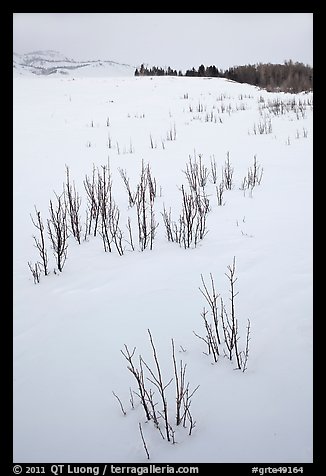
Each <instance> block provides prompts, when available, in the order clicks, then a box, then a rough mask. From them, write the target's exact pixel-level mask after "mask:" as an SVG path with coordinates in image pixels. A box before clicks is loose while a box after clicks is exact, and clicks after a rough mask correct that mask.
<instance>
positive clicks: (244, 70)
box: [135, 60, 313, 93]
mask: <svg viewBox="0 0 326 476" xmlns="http://www.w3.org/2000/svg"><path fill="white" fill-rule="evenodd" d="M135 76H189V77H211V78H212V77H213V78H226V79H230V80H232V81H236V82H238V83H248V84H252V85H254V86H258V87H260V88H264V89H267V90H268V91H285V92H293V93H298V92H300V91H309V90H312V89H313V68H312V67H310V66H308V65H304V64H303V63H299V62H296V63H294V62H293V61H292V60H289V61H285V62H284V64H271V63H258V64H248V65H244V66H234V67H232V68H229V69H226V70H225V71H222V70H219V69H218V68H217V67H216V66H214V65H211V66H204V65H203V64H201V65H200V66H199V67H198V69H195V68H192V69H188V70H186V72H185V74H182V72H181V71H180V70H179V71H178V72H177V71H176V70H174V69H172V68H170V67H168V68H166V69H163V68H159V67H156V66H154V67H152V68H150V69H149V68H147V67H145V66H144V65H143V64H142V65H141V67H140V69H139V70H138V69H136V71H135Z"/></svg>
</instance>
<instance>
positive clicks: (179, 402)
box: [114, 329, 199, 456]
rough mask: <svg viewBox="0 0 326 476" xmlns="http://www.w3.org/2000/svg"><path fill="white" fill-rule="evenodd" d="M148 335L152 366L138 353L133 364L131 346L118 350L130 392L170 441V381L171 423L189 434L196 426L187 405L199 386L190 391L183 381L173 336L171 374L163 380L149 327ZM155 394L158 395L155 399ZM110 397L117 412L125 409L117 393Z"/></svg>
mask: <svg viewBox="0 0 326 476" xmlns="http://www.w3.org/2000/svg"><path fill="white" fill-rule="evenodd" d="M148 335H149V340H150V345H151V349H152V355H153V362H154V363H153V366H152V367H151V366H150V365H149V364H148V363H147V362H146V361H145V360H144V359H143V357H142V356H141V355H139V356H138V365H137V364H135V362H134V360H135V352H136V348H135V347H134V348H133V350H132V351H130V350H129V348H128V346H127V345H125V346H124V350H121V353H122V355H123V356H124V358H125V359H126V361H127V363H128V365H127V368H128V370H129V371H130V372H131V374H132V375H133V377H134V379H135V380H136V383H137V390H135V391H134V392H133V393H134V394H135V395H136V396H137V397H138V398H139V401H140V404H141V406H142V408H143V410H144V413H145V418H146V420H147V421H152V422H153V424H154V427H155V428H156V429H157V430H158V431H159V433H160V435H161V437H162V438H163V439H166V440H167V441H169V442H171V443H175V429H174V424H173V420H171V413H172V412H173V410H172V409H171V403H170V402H169V398H168V394H167V388H168V387H169V386H170V385H171V384H172V382H173V381H174V383H175V401H174V408H175V410H174V415H175V425H176V426H182V427H184V428H187V429H188V434H189V435H191V434H192V431H193V429H194V428H195V426H196V421H195V420H194V418H193V416H192V413H191V409H190V407H191V402H192V397H193V395H194V394H195V392H196V391H197V390H198V388H199V385H198V386H197V387H196V388H195V389H194V390H190V387H189V382H186V368H187V365H186V364H184V363H183V362H182V360H181V361H180V363H179V365H178V364H177V359H176V355H175V344H174V340H173V339H171V344H172V362H173V375H174V376H172V377H171V378H169V379H164V377H163V374H162V370H161V365H160V362H159V358H158V354H157V351H156V347H155V344H154V341H153V337H152V334H151V332H150V330H149V329H148ZM145 372H146V374H145ZM156 393H157V395H158V398H156ZM114 396H115V397H116V398H117V399H118V401H119V404H120V408H121V411H122V412H123V414H125V413H126V412H125V409H124V408H123V406H122V403H121V400H120V399H119V397H117V395H115V394H114ZM157 400H158V401H157ZM132 406H134V404H132ZM142 440H143V444H144V447H145V445H146V444H145V441H144V439H143V435H142ZM145 450H146V449H145ZM146 453H147V452H146ZM147 456H148V455H147Z"/></svg>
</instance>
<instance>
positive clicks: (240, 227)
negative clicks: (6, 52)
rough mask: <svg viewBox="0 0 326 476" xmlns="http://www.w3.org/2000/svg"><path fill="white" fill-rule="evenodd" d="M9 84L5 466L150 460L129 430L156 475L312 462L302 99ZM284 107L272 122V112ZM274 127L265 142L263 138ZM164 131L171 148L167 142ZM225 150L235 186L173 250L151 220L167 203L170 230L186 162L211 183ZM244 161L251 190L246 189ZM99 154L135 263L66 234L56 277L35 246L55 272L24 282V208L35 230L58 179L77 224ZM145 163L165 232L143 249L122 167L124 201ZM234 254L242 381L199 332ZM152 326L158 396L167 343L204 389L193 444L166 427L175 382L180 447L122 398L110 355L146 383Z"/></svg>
mask: <svg viewBox="0 0 326 476" xmlns="http://www.w3.org/2000/svg"><path fill="white" fill-rule="evenodd" d="M56 59H58V58H56ZM63 61H64V60H63ZM13 88H14V91H13V92H14V103H13V111H14V116H13V126H14V164H13V174H14V200H13V206H14V208H13V212H14V215H13V220H14V234H13V235H14V262H13V267H14V357H13V364H14V461H15V462H17V463H19V462H25V463H27V462H39V463H42V462H52V463H56V462H58V463H69V462H75V463H76V462H89V463H92V462H115V463H145V462H147V461H148V460H147V458H146V453H145V451H144V447H143V443H142V440H141V437H140V433H139V427H138V424H139V422H141V424H142V429H143V433H144V438H145V441H146V444H147V447H148V451H149V453H150V462H152V463H165V462H166V463H182V462H187V463H192V462H194V463H200V462H213V463H219V462H227V463H232V462H255V463H273V462H276V463H300V462H301V463H303V462H311V461H312V135H313V120H312V99H313V95H312V93H307V94H303V93H302V94H299V95H291V94H283V93H268V92H266V91H263V90H259V89H258V88H255V87H253V86H249V85H246V84H237V83H234V82H230V81H227V80H225V79H217V78H211V79H209V78H179V77H161V78H152V77H129V78H128V77H119V78H104V77H101V78H77V77H76V78H72V77H51V78H44V77H35V76H34V77H33V78H28V77H22V76H20V77H15V78H14V81H13ZM293 101H294V103H293ZM281 102H282V103H283V104H288V110H284V111H283V112H284V113H283V114H281V113H280V114H274V113H273V112H272V110H271V108H270V109H268V107H267V105H268V104H270V105H271V104H272V103H274V106H275V104H277V103H278V104H280V103H281ZM289 105H291V106H289ZM275 108H276V106H275ZM275 108H274V111H275V110H276V109H275ZM269 119H270V120H271V125H272V131H271V132H270V133H262V134H260V133H259V132H258V125H259V124H260V123H263V121H268V120H269ZM108 120H109V125H108ZM174 128H175V129H174ZM171 129H172V130H175V131H176V138H175V139H176V140H167V136H168V135H169V131H171ZM254 130H256V134H255V133H254ZM109 138H110V139H111V147H109V145H108V144H109ZM151 139H152V141H153V148H152V147H151ZM228 153H229V158H230V163H231V164H232V167H233V168H234V175H233V179H234V186H233V188H232V190H227V191H225V192H224V196H223V201H224V205H223V206H218V204H217V198H216V189H215V185H214V184H213V183H212V180H211V177H210V180H209V181H208V183H207V186H206V192H207V195H208V198H209V201H210V211H209V213H208V216H207V230H208V233H207V235H206V236H205V237H204V239H203V240H201V241H200V242H199V243H198V244H197V246H196V247H194V246H192V247H191V248H189V249H184V248H183V247H180V246H179V245H178V244H177V243H171V242H168V241H167V238H166V232H165V227H164V223H163V219H162V215H161V213H162V212H163V206H164V205H165V207H166V208H167V209H169V208H170V207H171V214H172V216H173V219H174V220H177V219H178V216H179V213H180V210H181V192H180V187H181V185H182V184H186V176H185V174H184V172H183V171H184V170H185V169H186V164H187V163H188V162H189V156H191V158H192V159H194V157H195V156H196V157H197V158H198V156H199V154H200V155H201V157H202V161H203V163H204V164H205V165H207V167H210V161H211V160H213V158H215V160H216V164H217V170H218V181H220V180H221V173H222V167H223V166H224V163H225V160H226V157H227V154H228ZM255 156H256V159H257V162H258V163H259V164H260V165H261V167H263V177H262V180H261V184H260V185H259V186H256V187H255V188H254V190H253V192H252V194H250V193H249V191H246V192H245V193H244V191H243V190H240V188H241V183H242V180H243V178H244V176H245V175H246V174H247V171H248V168H249V167H251V166H252V164H253V160H254V157H255ZM108 158H109V162H110V169H111V173H112V180H113V188H112V193H113V196H114V200H115V202H116V203H117V204H118V206H119V208H120V211H121V217H120V225H121V229H122V231H123V233H124V238H125V239H126V240H127V239H128V233H127V228H126V224H127V218H128V216H130V217H131V220H132V223H133V226H134V228H133V229H134V232H135V251H132V250H131V247H130V245H128V243H127V242H126V241H124V246H125V253H124V255H123V256H119V254H118V253H117V252H116V251H115V250H113V251H112V253H105V252H104V249H103V244H102V240H101V237H100V236H96V237H93V236H91V237H88V238H87V240H86V241H83V242H82V243H81V244H80V245H79V244H78V243H77V241H76V240H74V237H73V236H70V237H69V247H68V257H67V261H66V264H65V267H64V269H63V272H62V273H59V272H56V273H54V268H55V260H54V257H53V255H52V250H51V248H50V243H49V240H48V237H47V236H46V245H47V249H48V253H49V261H50V263H49V264H50V275H49V276H46V277H45V276H44V275H42V276H41V280H40V283H39V284H34V282H33V278H32V275H31V273H30V270H29V269H28V266H27V262H28V261H31V262H36V261H37V260H38V259H39V255H38V252H37V249H36V248H35V246H34V241H33V235H35V234H36V232H37V230H36V229H35V228H34V226H33V224H32V222H31V218H30V214H32V215H33V214H34V206H36V207H37V209H38V210H40V212H41V216H42V218H43V221H44V223H45V225H46V220H47V218H49V210H48V206H49V200H50V199H52V200H53V199H54V198H55V195H54V192H56V193H57V194H60V193H61V191H62V186H63V182H64V181H65V165H68V166H69V169H70V174H71V180H73V181H74V182H75V185H76V189H77V190H78V191H79V193H80V195H81V196H82V206H81V214H82V217H83V222H84V220H85V209H86V204H87V199H86V193H85V189H84V186H83V180H84V179H85V175H88V176H91V173H92V169H93V164H94V165H95V167H101V166H102V165H105V164H107V161H108ZM142 161H144V163H145V164H147V163H149V164H150V166H151V169H152V174H153V176H154V177H155V178H156V181H157V188H158V194H157V198H156V199H155V217H156V220H157V222H158V223H159V226H158V228H157V234H156V237H155V240H154V245H153V250H148V249H146V250H144V251H143V252H142V251H140V250H139V247H138V242H137V235H136V230H137V228H136V225H135V223H136V222H135V210H134V209H130V208H129V204H128V196H127V192H126V189H125V187H124V184H123V182H122V179H121V177H120V174H119V170H118V169H119V168H121V169H124V170H126V172H127V176H128V177H129V178H130V184H131V187H132V189H133V190H135V189H136V185H137V183H138V180H139V175H140V170H141V163H142ZM34 216H35V214H34ZM83 224H84V223H83ZM234 257H235V258H236V277H237V278H238V279H237V282H236V284H235V287H236V292H238V293H239V294H238V295H237V296H236V298H235V308H236V316H237V319H238V324H239V337H240V339H239V346H241V348H243V347H244V345H245V332H246V326H247V319H248V318H249V319H250V321H251V340H250V351H249V360H248V369H247V370H246V371H245V372H242V371H240V370H235V367H236V365H235V362H230V361H229V360H228V359H227V358H226V357H223V355H221V357H220V359H219V361H218V362H217V363H214V362H213V359H212V356H211V355H206V352H207V347H206V346H205V343H204V342H203V341H201V340H200V339H198V338H197V337H196V336H195V335H194V333H193V331H195V332H196V333H197V334H199V335H202V336H205V330H204V327H203V320H202V317H201V316H200V313H201V312H202V310H203V307H204V306H206V307H207V303H206V302H205V300H204V297H203V296H202V294H201V293H200V291H199V287H202V283H201V274H202V275H203V277H204V279H205V280H206V282H207V283H209V274H210V273H212V275H213V277H214V282H215V287H216V291H217V292H218V293H219V294H220V296H221V297H223V300H224V302H225V303H226V305H227V306H228V305H229V287H228V280H227V278H226V276H225V273H227V267H228V266H229V265H231V264H232V261H233V258H234ZM147 329H150V331H151V334H152V336H153V341H154V343H155V346H156V350H157V354H158V358H159V362H160V365H161V370H162V375H163V380H164V382H168V380H169V379H170V378H172V377H173V363H172V353H171V338H173V339H174V342H175V346H176V357H177V361H178V365H179V362H180V359H182V361H183V363H186V364H187V374H186V380H187V381H189V384H190V389H194V388H195V387H196V386H197V385H200V387H199V388H198V390H197V391H196V393H195V394H194V395H193V397H192V403H191V410H192V415H193V418H194V420H195V421H196V426H195V428H194V429H193V432H192V435H191V436H188V429H189V428H187V429H185V428H182V427H177V428H176V427H175V422H174V411H175V409H174V407H175V403H174V400H175V394H174V392H175V390H174V389H175V387H174V382H172V383H171V384H170V385H169V386H168V387H167V389H166V393H167V400H168V405H169V411H170V419H171V424H172V425H173V427H174V428H175V429H176V433H175V439H176V441H177V443H176V444H172V442H170V443H169V442H168V441H166V439H165V440H163V438H162V437H161V435H160V433H159V431H158V430H157V429H156V428H155V427H154V425H152V422H148V423H146V418H145V414H144V412H143V409H142V407H141V405H140V403H139V398H138V397H137V396H134V398H135V402H134V405H135V408H134V409H132V408H131V405H130V402H129V398H130V395H129V388H132V389H133V390H135V391H136V390H137V386H136V385H135V383H136V382H135V381H133V376H132V374H131V373H130V372H129V370H128V369H127V362H126V360H125V359H124V357H123V355H122V354H121V352H120V350H121V349H124V345H127V346H128V348H129V349H130V350H132V349H133V348H134V347H136V352H135V358H136V360H135V363H136V364H137V363H138V355H139V354H141V355H142V356H143V358H144V360H145V361H146V362H148V363H149V365H150V366H151V368H152V369H154V368H155V365H154V362H153V356H152V350H151V346H150V342H149V338H148V337H149V336H148V332H147ZM147 384H150V383H149V382H148V381H147ZM112 391H114V392H115V393H116V394H117V395H118V396H119V398H120V399H121V401H122V403H123V406H124V408H125V410H126V413H127V414H126V415H125V416H124V415H123V414H122V412H121V409H120V407H119V403H118V401H117V399H116V398H115V397H114V395H113V394H112ZM155 398H157V400H156V401H157V402H160V400H159V396H158V392H157V390H156V395H155ZM161 407H162V405H161V403H159V404H158V405H157V409H158V410H160V411H162V408H161Z"/></svg>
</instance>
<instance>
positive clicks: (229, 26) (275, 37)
mask: <svg viewBox="0 0 326 476" xmlns="http://www.w3.org/2000/svg"><path fill="white" fill-rule="evenodd" d="M46 49H52V50H57V51H59V52H61V53H63V54H64V55H66V56H68V57H72V58H74V59H80V60H86V59H106V60H113V61H118V62H121V63H128V64H131V65H133V66H139V65H140V64H141V63H145V64H148V65H149V66H154V65H157V66H163V67H164V66H171V67H172V68H174V69H181V70H182V71H185V69H188V68H192V67H193V66H194V67H195V68H198V66H199V65H200V64H201V63H203V64H204V65H205V66H209V65H212V64H214V65H215V66H217V67H218V68H219V69H227V68H229V67H231V66H235V65H243V64H248V63H258V62H262V63H267V62H270V63H283V61H284V60H288V59H292V60H293V61H300V62H302V63H304V64H309V65H311V66H312V65H313V14H312V13H14V14H13V50H14V52H15V53H28V52H30V51H35V50H46Z"/></svg>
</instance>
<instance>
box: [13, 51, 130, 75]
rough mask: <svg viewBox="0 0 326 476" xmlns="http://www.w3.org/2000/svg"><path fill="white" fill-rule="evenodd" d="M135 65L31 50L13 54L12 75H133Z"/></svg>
mask: <svg viewBox="0 0 326 476" xmlns="http://www.w3.org/2000/svg"><path fill="white" fill-rule="evenodd" d="M134 72H135V67H133V66H130V65H128V64H122V63H117V62H115V61H108V60H88V61H77V60H74V59H72V58H67V57H66V56H64V55H63V54H61V53H60V52H58V51H52V50H46V51H33V52H31V53H26V54H24V55H19V54H17V53H14V54H13V75H14V77H17V76H18V77H19V76H33V75H38V76H53V75H54V76H57V75H60V76H62V75H68V76H73V77H80V76H81V77H94V76H95V77H99V76H100V77H101V76H104V77H106V76H107V77H112V76H113V77H116V76H133V75H134Z"/></svg>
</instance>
